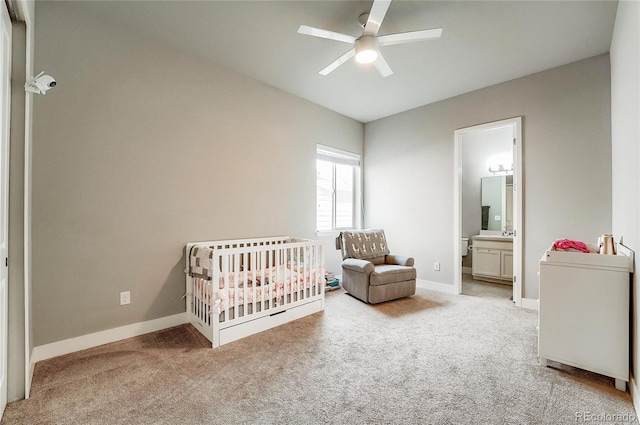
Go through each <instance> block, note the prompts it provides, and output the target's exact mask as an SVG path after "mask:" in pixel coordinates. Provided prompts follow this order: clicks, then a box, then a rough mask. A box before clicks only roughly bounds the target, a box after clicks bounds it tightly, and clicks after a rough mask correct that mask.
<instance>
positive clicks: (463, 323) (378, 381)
mask: <svg viewBox="0 0 640 425" xmlns="http://www.w3.org/2000/svg"><path fill="white" fill-rule="evenodd" d="M536 322H537V314H536V313H535V312H532V311H527V310H522V309H518V308H516V307H513V304H512V303H511V302H509V301H508V300H505V299H497V298H479V297H472V296H454V295H448V294H444V293H440V292H434V291H428V290H425V289H421V288H418V292H417V294H416V295H415V296H413V297H411V298H408V299H403V300H398V301H394V302H390V303H385V304H382V305H378V306H370V305H367V304H364V303H362V302H360V301H358V300H356V299H354V298H352V297H350V296H349V295H347V294H345V293H344V291H342V290H338V291H333V292H331V293H328V294H327V303H326V310H325V311H324V312H323V313H318V314H315V315H313V316H309V317H306V318H303V319H300V320H298V321H296V322H293V323H289V324H287V325H284V326H281V327H279V328H277V329H273V330H270V331H266V332H263V333H261V334H258V335H254V336H252V337H249V338H245V339H243V340H241V341H237V342H235V343H232V344H228V345H226V346H223V347H221V348H219V349H215V350H213V349H211V348H209V347H208V344H207V341H206V340H204V338H203V337H202V336H201V335H199V334H198V332H197V331H196V330H195V329H194V328H192V327H191V326H190V325H185V326H179V327H176V328H172V329H169V330H165V331H161V332H157V333H154V334H148V335H144V336H141V337H137V338H132V339H129V340H125V341H121V342H118V343H114V344H109V345H105V346H101V347H97V348H93V349H89V350H85V351H82V352H78V353H74V354H70V355H67V356H63V357H58V358H55V359H50V360H47V361H44V362H40V363H38V364H37V365H36V370H35V375H34V380H33V387H32V398H31V399H30V400H27V401H20V402H16V403H11V404H10V405H9V406H7V409H6V412H5V415H4V418H3V420H2V424H313V423H331V424H466V423H468V424H573V423H576V420H575V419H576V414H578V415H580V414H582V415H585V414H588V415H594V414H597V415H605V414H606V415H620V417H621V418H624V417H625V416H624V415H627V416H628V415H632V416H633V415H635V412H634V410H633V406H632V404H631V399H630V396H629V394H628V393H622V392H619V391H616V390H615V389H614V388H613V379H610V378H606V377H603V376H600V375H595V374H591V373H587V372H583V371H580V370H576V369H573V368H570V367H566V366H561V365H555V366H556V367H555V368H551V367H548V368H543V367H540V366H539V365H538V363H537V358H536V350H537V349H536V345H537V337H536ZM590 418H592V419H593V418H596V419H597V417H594V416H590ZM609 418H612V416H609ZM591 422H592V423H594V422H595V421H593V420H592V421H591ZM578 423H579V422H578ZM601 423H603V422H601ZM607 423H625V422H624V421H608V422H607Z"/></svg>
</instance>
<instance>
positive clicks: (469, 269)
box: [462, 266, 473, 274]
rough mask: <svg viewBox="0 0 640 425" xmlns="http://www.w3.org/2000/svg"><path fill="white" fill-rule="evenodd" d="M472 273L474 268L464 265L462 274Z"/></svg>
mask: <svg viewBox="0 0 640 425" xmlns="http://www.w3.org/2000/svg"><path fill="white" fill-rule="evenodd" d="M472 273H473V268H471V267H466V266H462V274H472Z"/></svg>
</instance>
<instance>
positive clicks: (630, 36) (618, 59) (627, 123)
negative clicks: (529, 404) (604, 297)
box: [611, 1, 640, 391]
mask: <svg viewBox="0 0 640 425" xmlns="http://www.w3.org/2000/svg"><path fill="white" fill-rule="evenodd" d="M639 28H640V3H638V2H631V1H621V2H620V3H619V4H618V13H617V15H616V25H615V30H614V33H613V40H612V41H611V139H612V140H611V144H612V160H613V170H612V171H613V190H612V205H613V212H612V215H613V219H612V221H613V233H614V235H615V237H616V239H618V238H619V237H620V236H622V237H624V243H625V245H627V246H629V247H630V248H631V249H633V250H634V251H635V252H636V255H640V227H639V224H638V223H639V222H640V175H639V173H638V169H639V168H640V150H639V146H640V120H639V117H640V62H639V61H640V59H639V56H640V30H639ZM636 267H638V262H637V261H636ZM637 275H638V273H637V272H636V273H634V274H633V279H634V281H633V299H632V306H633V313H632V314H633V319H632V338H631V344H632V356H631V362H632V374H633V376H634V377H635V379H636V380H637V379H638V376H640V370H639V369H638V368H639V365H640V353H639V351H638V341H640V323H639V316H638V306H639V305H640V295H639V294H638V286H637V282H638V278H637ZM636 382H637V381H636ZM636 391H638V389H637V388H636Z"/></svg>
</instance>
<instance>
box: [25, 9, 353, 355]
mask: <svg viewBox="0 0 640 425" xmlns="http://www.w3.org/2000/svg"><path fill="white" fill-rule="evenodd" d="M36 69H46V70H47V73H50V74H51V75H54V76H55V77H56V79H57V80H58V86H57V87H56V88H55V89H53V90H50V91H49V92H48V93H47V94H46V96H39V97H38V98H37V99H36V104H35V111H34V133H33V334H34V335H33V336H34V344H35V345H36V346H37V345H42V344H46V343H50V342H54V341H59V340H63V339H67V338H71V337H76V336H80V335H84V334H88V333H91V332H96V331H101V330H105V329H109V328H114V327H118V326H122V325H127V324H131V323H136V322H141V321H145V320H150V319H155V318H159V317H164V316H169V315H172V314H176V313H181V312H184V311H185V303H184V300H182V299H181V298H182V295H183V293H184V273H183V270H184V265H183V264H184V253H183V251H184V244H185V243H186V242H189V241H197V240H210V239H223V238H244V237H257V236H269V235H280V234H290V235H295V236H300V237H308V238H313V237H314V236H315V226H316V223H315V218H316V211H315V199H316V189H315V187H316V181H315V179H316V174H315V157H316V144H317V143H322V144H325V145H331V146H335V147H337V148H341V149H344V150H349V151H352V152H355V153H360V154H361V153H362V143H363V137H364V136H363V125H362V124H361V123H359V122H357V121H354V120H351V119H348V118H345V117H343V116H341V115H339V114H336V113H334V112H331V111H328V110H326V109H324V108H321V107H319V106H317V105H314V104H311V103H309V102H306V101H303V100H301V99H299V98H296V97H293V96H291V95H288V94H286V93H284V92H282V91H279V90H277V89H274V88H272V87H269V86H266V85H264V84H262V83H259V82H256V81H254V80H251V79H248V78H245V77H243V76H240V75H238V74H236V73H233V72H230V71H228V70H225V69H223V68H220V67H217V66H216V65H214V64H212V63H208V62H203V61H199V60H197V59H195V58H194V57H193V56H190V55H188V54H183V53H181V52H180V51H177V50H174V49H172V48H171V47H169V46H167V45H162V44H157V43H155V42H153V41H150V40H146V39H143V38H141V37H139V36H137V35H136V34H134V33H131V32H128V31H126V30H125V29H123V28H119V27H117V26H113V25H108V24H106V23H105V22H102V21H100V20H98V19H94V18H93V17H91V16H84V15H82V14H80V13H78V12H77V11H76V10H75V9H74V5H73V2H38V3H37V5H36ZM330 254H334V255H335V254H336V253H335V251H334V252H331V253H330ZM120 291H131V305H129V306H120V305H119V292H120Z"/></svg>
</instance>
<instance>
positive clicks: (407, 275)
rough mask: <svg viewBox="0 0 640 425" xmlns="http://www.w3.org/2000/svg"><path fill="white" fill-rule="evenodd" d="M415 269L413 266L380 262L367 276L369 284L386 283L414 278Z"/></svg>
mask: <svg viewBox="0 0 640 425" xmlns="http://www.w3.org/2000/svg"><path fill="white" fill-rule="evenodd" d="M415 278H416V269H414V268H413V267H405V266H397V265H394V264H381V265H379V266H376V267H375V270H374V271H373V272H372V273H371V275H370V276H369V285H371V286H378V285H387V284H389V283H394V282H403V281H405V280H415Z"/></svg>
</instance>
